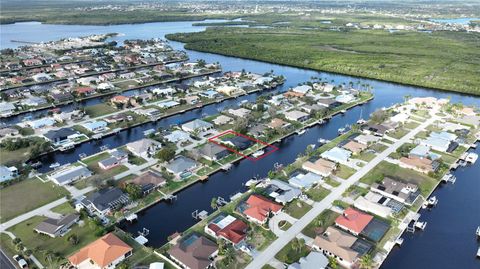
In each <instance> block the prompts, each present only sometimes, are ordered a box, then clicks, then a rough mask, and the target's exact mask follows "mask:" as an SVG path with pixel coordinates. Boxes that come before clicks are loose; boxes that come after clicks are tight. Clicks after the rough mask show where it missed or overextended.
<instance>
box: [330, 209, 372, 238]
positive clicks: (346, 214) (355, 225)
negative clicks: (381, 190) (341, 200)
mask: <svg viewBox="0 0 480 269" xmlns="http://www.w3.org/2000/svg"><path fill="white" fill-rule="evenodd" d="M372 219H373V216H371V215H368V214H365V213H363V212H361V211H358V210H355V209H353V208H351V207H349V208H347V209H345V210H344V211H343V213H342V215H340V216H338V217H337V219H335V225H337V226H338V227H340V228H342V229H343V230H345V231H348V232H350V233H352V234H354V235H357V236H358V235H359V234H360V233H361V232H362V231H363V229H365V227H367V225H368V224H369V223H370V221H372Z"/></svg>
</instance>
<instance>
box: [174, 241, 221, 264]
mask: <svg viewBox="0 0 480 269" xmlns="http://www.w3.org/2000/svg"><path fill="white" fill-rule="evenodd" d="M217 254H218V246H217V244H215V243H214V242H212V241H211V240H209V239H207V238H206V237H204V236H201V235H198V234H196V233H192V234H190V235H188V236H186V237H185V238H182V239H181V240H180V241H179V242H178V243H177V244H176V245H174V246H173V247H172V248H170V249H169V250H168V255H169V256H170V258H171V259H172V260H173V261H174V262H176V263H178V264H179V265H180V267H181V268H185V269H206V268H210V266H211V265H212V264H213V259H214V258H215V256H217Z"/></svg>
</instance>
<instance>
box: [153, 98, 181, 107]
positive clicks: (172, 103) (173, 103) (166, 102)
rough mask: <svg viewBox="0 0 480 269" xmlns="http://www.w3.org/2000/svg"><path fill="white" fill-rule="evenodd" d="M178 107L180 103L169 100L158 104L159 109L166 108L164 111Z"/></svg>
mask: <svg viewBox="0 0 480 269" xmlns="http://www.w3.org/2000/svg"><path fill="white" fill-rule="evenodd" d="M178 105H180V103H179V102H177V101H172V100H168V101H163V102H159V103H157V106H158V107H159V108H164V109H167V108H171V107H175V106H178Z"/></svg>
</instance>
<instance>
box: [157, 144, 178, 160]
mask: <svg viewBox="0 0 480 269" xmlns="http://www.w3.org/2000/svg"><path fill="white" fill-rule="evenodd" d="M156 157H157V158H158V159H160V160H161V161H163V162H168V161H170V160H171V159H173V157H175V150H174V149H172V148H170V147H165V148H162V149H161V150H160V151H158V153H157V155H156Z"/></svg>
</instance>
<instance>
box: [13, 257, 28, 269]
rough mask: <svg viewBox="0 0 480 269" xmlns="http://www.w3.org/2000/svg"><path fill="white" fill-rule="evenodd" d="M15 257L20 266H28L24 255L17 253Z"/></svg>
mask: <svg viewBox="0 0 480 269" xmlns="http://www.w3.org/2000/svg"><path fill="white" fill-rule="evenodd" d="M13 259H14V260H15V261H16V262H17V263H18V266H20V268H28V263H27V261H26V260H25V259H23V257H22V256H20V255H15V256H13Z"/></svg>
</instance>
